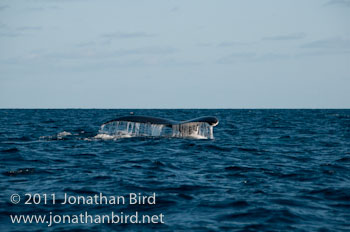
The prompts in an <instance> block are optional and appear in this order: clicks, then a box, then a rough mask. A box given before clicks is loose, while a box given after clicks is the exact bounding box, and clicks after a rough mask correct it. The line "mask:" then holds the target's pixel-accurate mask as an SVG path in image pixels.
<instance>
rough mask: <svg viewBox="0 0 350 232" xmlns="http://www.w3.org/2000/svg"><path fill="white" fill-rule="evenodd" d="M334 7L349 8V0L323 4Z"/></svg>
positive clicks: (332, 0)
mask: <svg viewBox="0 0 350 232" xmlns="http://www.w3.org/2000/svg"><path fill="white" fill-rule="evenodd" d="M334 5H338V6H345V7H350V0H330V1H328V2H327V3H326V4H325V6H334Z"/></svg>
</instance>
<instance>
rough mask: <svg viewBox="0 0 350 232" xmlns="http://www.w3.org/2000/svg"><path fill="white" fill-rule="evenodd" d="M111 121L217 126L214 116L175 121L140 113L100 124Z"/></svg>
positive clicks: (169, 125)
mask: <svg viewBox="0 0 350 232" xmlns="http://www.w3.org/2000/svg"><path fill="white" fill-rule="evenodd" d="M111 122H134V123H147V124H153V125H163V126H166V127H172V126H175V125H183V124H188V123H207V124H208V125H209V126H213V127H214V126H217V125H218V124H219V120H218V119H217V118H216V117H213V116H204V117H198V118H193V119H190V120H186V121H175V120H169V119H165V118H157V117H150V116H142V115H128V116H122V117H119V118H115V119H112V120H109V121H107V122H105V123H103V124H102V125H106V124H108V123H111Z"/></svg>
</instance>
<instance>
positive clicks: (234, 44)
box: [217, 41, 255, 47]
mask: <svg viewBox="0 0 350 232" xmlns="http://www.w3.org/2000/svg"><path fill="white" fill-rule="evenodd" d="M254 43H255V42H228V41H225V42H221V43H219V44H218V45H217V46H218V47H235V46H248V45H252V44H254Z"/></svg>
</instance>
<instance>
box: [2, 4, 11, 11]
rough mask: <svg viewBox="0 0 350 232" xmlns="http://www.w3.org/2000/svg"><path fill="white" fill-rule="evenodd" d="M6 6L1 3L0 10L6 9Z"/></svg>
mask: <svg viewBox="0 0 350 232" xmlns="http://www.w3.org/2000/svg"><path fill="white" fill-rule="evenodd" d="M7 8H9V6H8V5H2V6H0V11H2V10H5V9H7Z"/></svg>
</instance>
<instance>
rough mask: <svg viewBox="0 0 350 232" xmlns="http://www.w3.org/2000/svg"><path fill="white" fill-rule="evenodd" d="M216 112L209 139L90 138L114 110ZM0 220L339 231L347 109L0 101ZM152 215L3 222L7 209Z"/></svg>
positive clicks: (100, 227) (22, 227)
mask: <svg viewBox="0 0 350 232" xmlns="http://www.w3.org/2000/svg"><path fill="white" fill-rule="evenodd" d="M131 111H132V112H134V114H135V115H149V116H155V117H163V118H168V119H173V120H179V121H181V120H186V119H191V118H195V117H199V116H205V115H211V116H215V117H217V118H218V119H219V120H220V123H219V125H218V126H216V127H215V128H214V139H187V138H186V139H185V138H169V137H136V138H120V139H103V138H94V137H95V136H96V135H97V134H98V133H99V129H100V126H101V124H102V123H104V122H106V121H108V120H110V119H113V118H116V117H118V116H124V115H129V113H130V112H131ZM0 157H1V161H0V170H1V173H0V174H1V181H0V188H1V189H2V191H1V193H0V224H1V225H0V229H1V231H37V230H38V231H43V230H45V231H46V230H52V231H72V230H77V231H79V230H84V231H135V230H136V231H349V230H350V110H200V109H198V110H197V109H196V110H98V109H91V110H61V109H60V110H17V109H16V110H15V109H13V110H11V109H6V110H5V109H3V110H0ZM100 192H101V193H103V194H105V195H127V194H129V193H131V192H133V193H141V194H145V195H150V194H152V193H156V204H155V205H57V204H56V205H53V204H47V205H44V204H42V203H40V204H37V205H36V204H32V205H26V204H24V202H23V201H21V202H20V203H18V204H13V203H11V202H10V196H11V195H12V194H14V193H17V194H19V195H20V196H21V197H22V198H23V197H24V194H25V193H33V194H34V193H39V194H44V193H47V194H51V193H56V194H57V196H59V197H58V198H59V199H58V201H59V202H62V201H63V196H64V195H63V194H64V193H67V194H69V195H73V196H77V195H94V194H98V193H100ZM85 211H88V212H89V214H104V213H108V212H111V211H116V212H120V211H123V212H124V213H133V212H135V211H138V212H140V213H144V214H151V215H153V214H154V215H155V214H158V215H159V214H160V213H162V214H163V215H164V222H165V223H164V224H161V223H158V224H111V223H110V224H62V223H61V224H55V225H52V226H51V227H48V226H47V225H46V224H34V223H33V224H28V223H27V224H24V223H22V224H12V223H11V220H10V216H9V215H14V214H49V212H53V213H55V214H78V213H81V212H85Z"/></svg>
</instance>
